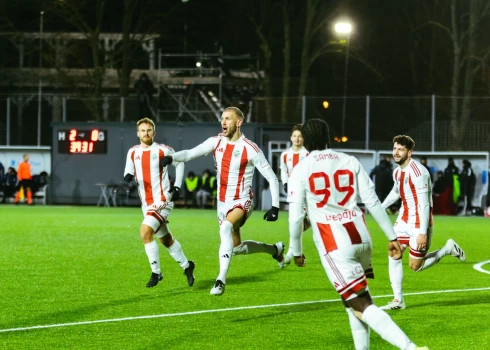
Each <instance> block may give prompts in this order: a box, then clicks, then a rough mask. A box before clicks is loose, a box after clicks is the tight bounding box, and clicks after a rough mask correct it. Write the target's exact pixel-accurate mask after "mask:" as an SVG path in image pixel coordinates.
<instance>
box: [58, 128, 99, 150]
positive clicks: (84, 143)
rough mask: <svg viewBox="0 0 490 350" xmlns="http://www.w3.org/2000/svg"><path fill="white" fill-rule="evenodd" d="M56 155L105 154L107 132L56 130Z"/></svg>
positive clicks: (95, 130)
mask: <svg viewBox="0 0 490 350" xmlns="http://www.w3.org/2000/svg"><path fill="white" fill-rule="evenodd" d="M58 153H64V154H105V153H107V131H106V130H99V129H70V130H58Z"/></svg>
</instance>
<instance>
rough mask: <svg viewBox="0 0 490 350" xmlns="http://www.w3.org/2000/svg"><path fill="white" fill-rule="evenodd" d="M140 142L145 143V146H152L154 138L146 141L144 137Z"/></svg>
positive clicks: (148, 138)
mask: <svg viewBox="0 0 490 350" xmlns="http://www.w3.org/2000/svg"><path fill="white" fill-rule="evenodd" d="M140 141H141V143H144V144H145V145H147V146H150V145H151V144H152V143H153V138H151V137H150V136H148V137H147V138H146V139H145V137H144V136H143V137H142V138H140Z"/></svg>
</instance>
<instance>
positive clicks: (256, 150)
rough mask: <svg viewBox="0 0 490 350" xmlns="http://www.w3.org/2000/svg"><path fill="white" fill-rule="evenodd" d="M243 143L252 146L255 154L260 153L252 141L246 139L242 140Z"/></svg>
mask: <svg viewBox="0 0 490 350" xmlns="http://www.w3.org/2000/svg"><path fill="white" fill-rule="evenodd" d="M243 141H245V142H246V143H248V144H249V145H250V146H252V148H253V149H254V150H255V152H257V153H259V152H260V149H259V147H257V145H256V144H255V143H253V142H252V141H250V140H249V139H247V138H243Z"/></svg>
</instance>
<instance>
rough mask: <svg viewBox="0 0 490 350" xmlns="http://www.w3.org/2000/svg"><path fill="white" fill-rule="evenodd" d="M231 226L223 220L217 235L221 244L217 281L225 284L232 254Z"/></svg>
mask: <svg viewBox="0 0 490 350" xmlns="http://www.w3.org/2000/svg"><path fill="white" fill-rule="evenodd" d="M232 232H233V225H232V224H231V222H229V221H227V220H225V221H223V223H222V224H221V227H220V230H219V235H220V238H221V244H220V246H219V275H218V278H217V279H218V280H221V282H223V283H225V284H226V275H227V274H228V268H229V267H230V263H231V256H232V254H233V238H232Z"/></svg>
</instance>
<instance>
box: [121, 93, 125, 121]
mask: <svg viewBox="0 0 490 350" xmlns="http://www.w3.org/2000/svg"><path fill="white" fill-rule="evenodd" d="M123 121H124V96H121V123H122V122H123Z"/></svg>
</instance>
